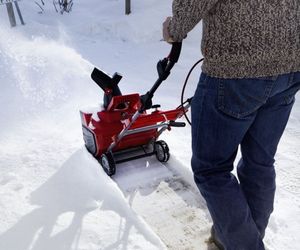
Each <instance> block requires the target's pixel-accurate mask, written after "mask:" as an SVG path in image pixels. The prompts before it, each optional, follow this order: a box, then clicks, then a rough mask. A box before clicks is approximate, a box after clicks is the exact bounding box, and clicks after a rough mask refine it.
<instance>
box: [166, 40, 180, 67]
mask: <svg viewBox="0 0 300 250" xmlns="http://www.w3.org/2000/svg"><path fill="white" fill-rule="evenodd" d="M181 46H182V42H174V43H172V49H171V52H170V54H169V56H168V59H169V60H170V62H172V63H177V61H178V59H179V56H180V52H181Z"/></svg>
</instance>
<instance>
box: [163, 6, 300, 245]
mask: <svg viewBox="0 0 300 250" xmlns="http://www.w3.org/2000/svg"><path fill="white" fill-rule="evenodd" d="M200 20H203V34H202V45H201V49H202V54H203V56H204V62H203V66H202V74H201V77H200V81H199V84H198V87H197V90H196V92H195V95H194V98H193V101H192V150H193V155H192V161H191V164H192V170H193V172H194V178H195V182H196V184H197V186H198V187H199V190H200V192H201V194H202V195H203V197H204V198H205V200H206V203H207V206H208V209H209V212H210V214H211V217H212V220H213V227H212V230H211V232H212V239H213V240H214V241H215V243H216V245H218V246H219V248H220V249H226V250H262V249H265V248H264V244H263V237H264V234H265V229H266V227H267V224H268V220H269V217H270V214H271V213H272V211H273V202H274V192H275V170H274V155H275V153H276V149H277V145H278V143H279V140H280V137H281V135H282V133H283V131H284V129H285V126H286V124H287V121H288V118H289V115H290V112H291V109H292V106H293V104H294V101H295V94H296V92H297V91H298V90H299V88H300V1H298V0H272V1H271V0H247V1H245V0H185V1H182V0H173V16H172V17H168V18H167V19H166V21H165V22H164V24H163V35H164V39H165V40H166V41H167V42H173V41H182V40H183V39H184V38H185V37H186V36H187V34H188V32H189V31H190V30H192V29H193V28H194V26H195V25H196V24H197V23H198V22H199V21H200ZM239 146H240V149H241V153H242V159H241V160H240V161H239V163H238V166H237V173H238V179H237V178H236V177H235V176H234V175H233V174H232V173H231V171H232V170H233V162H234V160H235V158H236V154H237V150H238V147H239Z"/></svg>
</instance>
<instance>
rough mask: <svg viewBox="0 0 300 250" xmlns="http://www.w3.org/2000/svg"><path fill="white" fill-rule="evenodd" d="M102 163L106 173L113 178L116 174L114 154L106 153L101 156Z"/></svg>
mask: <svg viewBox="0 0 300 250" xmlns="http://www.w3.org/2000/svg"><path fill="white" fill-rule="evenodd" d="M100 163H101V166H102V168H103V169H104V171H105V173H106V174H107V175H108V176H112V175H114V174H115V173H116V163H115V160H114V158H113V155H112V153H110V152H108V153H104V154H102V155H101V159H100Z"/></svg>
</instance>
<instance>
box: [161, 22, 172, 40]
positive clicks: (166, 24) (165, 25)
mask: <svg viewBox="0 0 300 250" xmlns="http://www.w3.org/2000/svg"><path fill="white" fill-rule="evenodd" d="M171 20H172V17H167V18H166V20H165V21H164V22H163V39H164V41H166V42H168V43H173V42H174V40H173V39H172V37H171V36H170V34H169V30H168V27H169V24H170V22H171Z"/></svg>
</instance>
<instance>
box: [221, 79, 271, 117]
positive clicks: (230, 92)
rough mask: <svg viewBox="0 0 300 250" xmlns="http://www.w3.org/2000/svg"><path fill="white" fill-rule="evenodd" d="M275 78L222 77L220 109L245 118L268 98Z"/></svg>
mask: <svg viewBox="0 0 300 250" xmlns="http://www.w3.org/2000/svg"><path fill="white" fill-rule="evenodd" d="M274 82H275V80H273V78H248V79H220V80H219V86H218V109H219V110H221V111H222V112H223V113H225V114H227V115H230V116H232V117H235V118H243V117H245V116H247V115H250V114H251V113H253V112H255V111H256V110H258V109H259V108H260V107H261V106H262V105H263V104H264V103H265V102H266V101H267V99H268V96H269V95H270V93H271V91H272V88H273V85H274Z"/></svg>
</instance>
